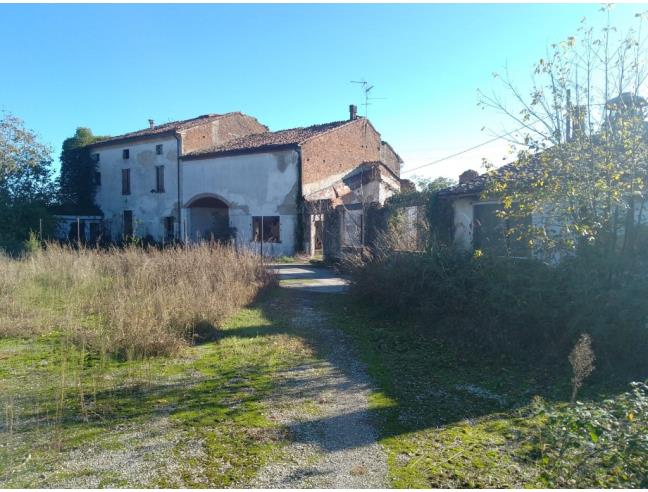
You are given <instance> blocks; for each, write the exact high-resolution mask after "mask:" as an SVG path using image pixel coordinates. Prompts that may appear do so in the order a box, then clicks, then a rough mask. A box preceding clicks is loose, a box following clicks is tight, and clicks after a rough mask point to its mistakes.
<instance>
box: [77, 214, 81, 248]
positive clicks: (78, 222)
mask: <svg viewBox="0 0 648 492" xmlns="http://www.w3.org/2000/svg"><path fill="white" fill-rule="evenodd" d="M77 247H79V248H80V247H81V219H79V216H78V215H77Z"/></svg>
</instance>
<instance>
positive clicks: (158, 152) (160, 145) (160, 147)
mask: <svg viewBox="0 0 648 492" xmlns="http://www.w3.org/2000/svg"><path fill="white" fill-rule="evenodd" d="M155 153H156V154H157V155H162V144H157V145H156V146H155Z"/></svg>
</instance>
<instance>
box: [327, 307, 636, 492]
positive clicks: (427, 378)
mask: <svg viewBox="0 0 648 492" xmlns="http://www.w3.org/2000/svg"><path fill="white" fill-rule="evenodd" d="M322 299H323V300H322V302H321V307H322V308H323V309H325V310H326V311H328V312H329V313H330V315H331V316H332V318H333V319H334V320H335V323H336V325H337V326H339V327H340V328H342V329H344V330H345V331H346V332H347V333H348V334H350V335H351V336H352V337H353V338H354V339H355V341H356V343H357V346H358V347H359V351H360V353H361V357H362V359H363V360H364V361H365V362H366V363H367V365H368V368H369V372H370V375H371V376H372V378H373V379H374V381H375V382H376V384H377V388H376V390H375V391H374V393H373V396H372V400H371V404H372V408H373V410H374V416H375V420H376V423H377V425H378V427H379V429H380V433H381V443H382V444H383V445H384V446H385V448H386V450H387V452H388V461H389V463H388V464H389V473H390V479H391V485H392V486H394V487H401V488H404V487H413V488H423V487H432V488H444V487H459V488H461V487H489V488H499V487H506V488H511V487H513V488H524V487H542V486H547V484H548V483H549V484H550V483H551V482H550V481H547V477H548V475H547V473H549V472H548V470H547V468H546V467H545V466H544V465H543V462H542V460H541V452H540V441H539V436H540V429H541V428H542V426H543V425H544V423H545V418H544V417H543V416H542V414H541V412H540V411H539V408H540V407H543V408H547V407H548V408H551V409H552V411H557V412H560V411H561V408H565V407H566V405H565V403H564V401H565V399H568V397H569V373H568V372H565V374H564V376H562V375H560V374H559V373H558V375H556V374H557V373H554V374H551V373H548V372H547V371H546V370H535V369H533V368H530V367H528V366H522V365H519V366H516V365H515V364H513V363H511V362H510V361H506V360H494V359H488V358H486V357H479V356H478V355H477V356H476V355H470V354H469V353H467V352H464V351H462V350H459V349H457V348H456V347H453V346H452V345H450V344H449V343H448V342H444V341H442V340H439V339H435V338H433V337H431V336H430V335H429V334H428V333H426V330H425V326H424V324H423V323H424V322H422V321H420V320H419V321H418V322H414V321H412V320H409V321H407V320H402V321H395V320H388V319H386V318H385V317H382V318H380V317H377V316H376V315H375V314H373V313H372V312H371V309H370V308H368V307H362V306H358V305H357V304H355V303H354V302H353V299H352V298H351V297H347V296H326V297H323V298H322ZM599 386H600V385H599ZM611 391H612V390H611V389H609V388H608V393H609V392H611ZM604 394H606V391H605V388H602V387H596V388H590V389H589V393H584V395H583V396H586V397H587V396H589V397H592V398H595V397H597V395H599V396H600V395H604ZM538 397H541V398H538ZM628 483H630V482H628Z"/></svg>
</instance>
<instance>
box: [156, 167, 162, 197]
mask: <svg viewBox="0 0 648 492" xmlns="http://www.w3.org/2000/svg"><path fill="white" fill-rule="evenodd" d="M155 192H156V193H164V166H155Z"/></svg>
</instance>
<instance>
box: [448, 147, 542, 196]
mask: <svg viewBox="0 0 648 492" xmlns="http://www.w3.org/2000/svg"><path fill="white" fill-rule="evenodd" d="M545 152H547V151H545ZM536 164H537V158H536V157H534V158H532V159H530V160H528V161H526V162H524V163H523V162H520V161H514V162H511V163H509V164H504V165H503V166H500V167H498V168H497V169H493V170H491V171H488V172H486V173H484V174H480V175H479V176H477V177H476V178H475V179H471V180H470V181H467V182H465V183H459V184H458V185H455V186H451V187H450V188H446V189H445V190H441V191H439V195H444V196H450V195H475V194H478V193H481V192H483V191H484V190H485V189H486V185H487V184H488V183H491V182H493V181H497V180H502V179H510V177H511V176H515V175H518V174H520V173H522V176H523V178H524V179H525V180H528V179H530V178H531V177H533V176H539V175H540V173H541V169H540V168H539V167H538V166H537V165H536Z"/></svg>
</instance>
